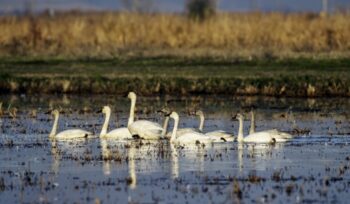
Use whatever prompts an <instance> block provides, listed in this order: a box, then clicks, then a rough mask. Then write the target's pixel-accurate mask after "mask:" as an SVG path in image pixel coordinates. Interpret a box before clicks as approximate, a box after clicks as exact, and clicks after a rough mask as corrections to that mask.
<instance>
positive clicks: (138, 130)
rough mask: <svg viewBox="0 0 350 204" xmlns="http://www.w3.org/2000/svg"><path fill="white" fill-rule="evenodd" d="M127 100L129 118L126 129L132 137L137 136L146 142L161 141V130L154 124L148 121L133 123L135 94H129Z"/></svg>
mask: <svg viewBox="0 0 350 204" xmlns="http://www.w3.org/2000/svg"><path fill="white" fill-rule="evenodd" d="M128 98H129V99H130V100H131V107H130V116H129V121H128V129H129V131H130V133H131V135H132V136H138V137H140V138H142V139H146V140H159V139H162V137H163V136H162V132H163V128H162V127H161V126H160V125H159V124H158V123H155V122H151V121H148V120H138V121H134V116H135V104H136V94H135V93H134V92H130V93H129V95H128Z"/></svg>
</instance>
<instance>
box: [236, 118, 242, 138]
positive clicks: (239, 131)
mask: <svg viewBox="0 0 350 204" xmlns="http://www.w3.org/2000/svg"><path fill="white" fill-rule="evenodd" d="M237 141H238V142H243V118H240V119H239V128H238V137H237Z"/></svg>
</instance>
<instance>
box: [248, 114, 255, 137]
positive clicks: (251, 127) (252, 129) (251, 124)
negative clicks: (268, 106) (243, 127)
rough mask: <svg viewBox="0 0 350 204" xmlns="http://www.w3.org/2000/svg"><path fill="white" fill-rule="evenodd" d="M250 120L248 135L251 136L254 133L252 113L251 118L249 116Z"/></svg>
mask: <svg viewBox="0 0 350 204" xmlns="http://www.w3.org/2000/svg"><path fill="white" fill-rule="evenodd" d="M251 117H252V118H251V120H250V129H249V134H253V133H255V116H254V113H253V112H252V116H251Z"/></svg>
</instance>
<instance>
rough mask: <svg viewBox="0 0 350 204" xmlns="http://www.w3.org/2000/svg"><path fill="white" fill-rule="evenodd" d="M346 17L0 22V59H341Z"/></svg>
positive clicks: (349, 34) (346, 47)
mask: <svg viewBox="0 0 350 204" xmlns="http://www.w3.org/2000/svg"><path fill="white" fill-rule="evenodd" d="M349 17H350V16H349V15H348V14H342V13H338V14H332V15H330V16H320V15H318V14H309V13H291V14H283V13H219V14H218V15H216V16H215V17H213V18H210V19H208V20H206V21H204V22H198V21H193V20H191V19H189V18H187V17H186V16H185V15H181V14H137V13H110V12H90V13H83V12H68V13H67V12H65V13H57V14H56V15H55V16H49V15H45V14H43V15H39V16H35V17H25V16H21V17H18V16H1V17H0V56H11V57H16V56H27V57H52V56H60V57H63V58H70V59H81V58H85V57H93V58H96V57H98V58H116V57H145V56H147V57H158V56H172V57H188V58H197V57H207V56H212V57H213V56H214V57H220V58H241V59H247V60H249V59H252V58H253V59H254V58H260V59H273V58H299V57H310V58H314V57H315V56H316V57H318V58H324V57H326V58H343V57H349V56H350V41H349V40H348V39H350V21H349V20H348V19H349Z"/></svg>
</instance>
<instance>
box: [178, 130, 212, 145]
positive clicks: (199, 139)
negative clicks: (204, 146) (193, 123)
mask: <svg viewBox="0 0 350 204" xmlns="http://www.w3.org/2000/svg"><path fill="white" fill-rule="evenodd" d="M213 141H214V139H213V138H211V137H208V136H206V135H204V134H202V133H198V132H188V133H185V134H183V135H180V136H179V137H178V138H176V143H179V144H196V143H212V142H213Z"/></svg>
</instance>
